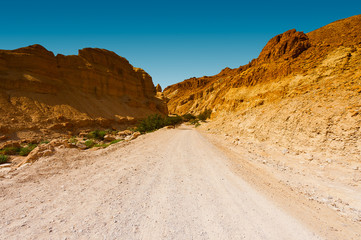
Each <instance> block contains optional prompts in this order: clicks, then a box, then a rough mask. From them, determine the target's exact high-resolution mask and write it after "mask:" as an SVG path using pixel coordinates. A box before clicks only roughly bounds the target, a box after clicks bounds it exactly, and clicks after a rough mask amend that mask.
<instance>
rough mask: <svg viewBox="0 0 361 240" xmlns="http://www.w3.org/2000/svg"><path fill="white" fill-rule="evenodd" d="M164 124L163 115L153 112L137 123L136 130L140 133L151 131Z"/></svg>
mask: <svg viewBox="0 0 361 240" xmlns="http://www.w3.org/2000/svg"><path fill="white" fill-rule="evenodd" d="M164 126H165V121H164V117H162V116H161V115H159V114H154V115H150V116H148V117H147V118H145V119H143V120H142V121H140V122H139V123H138V125H137V131H139V132H141V133H146V132H152V131H154V130H157V129H159V128H162V127H164Z"/></svg>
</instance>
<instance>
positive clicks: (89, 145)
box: [84, 140, 95, 148]
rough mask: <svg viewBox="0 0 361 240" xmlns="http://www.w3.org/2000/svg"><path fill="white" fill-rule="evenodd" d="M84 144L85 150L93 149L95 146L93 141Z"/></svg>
mask: <svg viewBox="0 0 361 240" xmlns="http://www.w3.org/2000/svg"><path fill="white" fill-rule="evenodd" d="M84 144H85V146H86V148H92V147H94V145H95V143H94V141H93V140H86V141H85V142H84Z"/></svg>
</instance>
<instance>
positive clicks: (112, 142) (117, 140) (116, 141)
mask: <svg viewBox="0 0 361 240" xmlns="http://www.w3.org/2000/svg"><path fill="white" fill-rule="evenodd" d="M120 141H123V139H115V140H113V141H111V142H110V143H109V144H110V145H111V144H114V143H118V142H120Z"/></svg>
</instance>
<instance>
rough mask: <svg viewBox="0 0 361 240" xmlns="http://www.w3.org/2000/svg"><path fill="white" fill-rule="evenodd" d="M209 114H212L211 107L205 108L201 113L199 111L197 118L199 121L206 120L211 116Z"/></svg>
mask: <svg viewBox="0 0 361 240" xmlns="http://www.w3.org/2000/svg"><path fill="white" fill-rule="evenodd" d="M211 114H212V110H211V109H207V108H206V109H205V110H204V111H203V112H202V113H200V114H199V115H198V116H197V118H198V119H199V120H201V121H205V120H207V119H208V118H210V117H211Z"/></svg>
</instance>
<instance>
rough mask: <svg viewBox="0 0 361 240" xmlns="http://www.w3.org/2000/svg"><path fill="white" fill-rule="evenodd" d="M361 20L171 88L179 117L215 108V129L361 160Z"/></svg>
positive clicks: (294, 35) (284, 42) (292, 34)
mask: <svg viewBox="0 0 361 240" xmlns="http://www.w3.org/2000/svg"><path fill="white" fill-rule="evenodd" d="M360 93H361V15H359V16H354V17H351V18H347V19H343V20H339V21H336V22H334V23H331V24H329V25H327V26H325V27H322V28H320V29H317V30H315V31H313V32H310V33H307V34H304V33H303V32H297V31H296V30H290V31H287V32H285V33H283V34H280V35H278V36H275V37H274V38H272V39H271V40H270V41H269V42H268V43H267V45H266V46H265V47H264V49H263V50H262V52H261V54H260V55H259V57H258V58H257V59H254V60H252V61H251V62H250V63H249V64H247V65H245V66H241V67H239V68H237V69H229V68H226V69H224V70H222V71H221V72H220V73H219V74H217V75H215V76H211V77H201V78H192V79H188V80H185V81H184V82H181V83H178V84H175V85H172V86H169V87H167V88H166V89H165V90H164V94H165V96H166V97H167V98H169V99H170V100H169V103H168V108H169V111H170V112H171V113H178V114H184V113H187V112H191V113H195V114H197V113H199V112H200V111H202V110H204V109H205V108H209V109H212V110H213V119H214V121H213V122H212V123H211V126H212V129H213V130H214V131H218V130H221V131H223V132H226V133H230V134H232V135H234V136H240V137H242V138H251V139H253V140H254V139H256V140H258V141H261V142H263V141H268V142H271V143H274V144H277V145H280V146H284V147H286V148H290V149H294V150H295V151H311V150H322V151H330V152H337V153H340V154H355V155H353V156H357V154H358V155H360V153H361V145H360V141H359V139H360V138H361V132H360V126H361V114H360V113H361V105H360V103H361V95H360Z"/></svg>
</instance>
